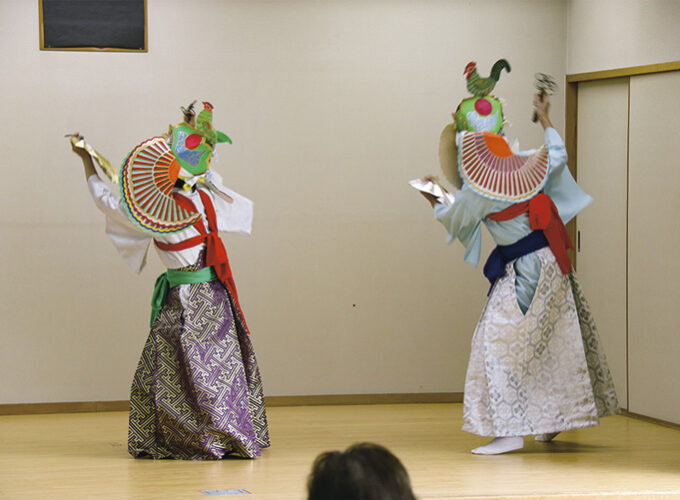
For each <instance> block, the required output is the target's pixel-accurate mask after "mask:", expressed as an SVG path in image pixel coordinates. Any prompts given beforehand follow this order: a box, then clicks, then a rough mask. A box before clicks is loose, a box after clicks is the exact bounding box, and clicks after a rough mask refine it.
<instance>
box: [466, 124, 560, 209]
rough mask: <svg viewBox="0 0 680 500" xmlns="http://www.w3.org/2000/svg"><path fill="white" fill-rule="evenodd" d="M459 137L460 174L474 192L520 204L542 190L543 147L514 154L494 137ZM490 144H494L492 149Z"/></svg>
mask: <svg viewBox="0 0 680 500" xmlns="http://www.w3.org/2000/svg"><path fill="white" fill-rule="evenodd" d="M461 136H462V139H461V141H460V148H459V149H460V151H459V157H458V159H459V161H458V166H459V170H460V174H461V176H462V178H463V180H464V181H465V182H466V183H467V184H468V185H469V186H470V188H471V189H472V190H473V191H475V192H476V193H478V194H480V195H482V196H484V197H486V198H490V199H493V200H501V201H512V202H520V201H526V200H528V199H530V198H531V197H533V196H534V195H535V194H536V193H538V192H539V191H540V190H541V189H543V186H544V185H545V183H546V182H547V180H548V172H549V164H548V149H547V148H546V147H545V145H543V146H541V148H540V149H538V151H536V152H534V153H533V154H531V155H528V156H527V155H515V154H512V152H511V151H510V148H508V147H507V144H506V143H505V142H504V140H503V139H499V137H500V136H496V135H495V134H488V133H486V132H461ZM501 141H502V142H501ZM490 145H492V146H493V145H495V150H492V147H490Z"/></svg>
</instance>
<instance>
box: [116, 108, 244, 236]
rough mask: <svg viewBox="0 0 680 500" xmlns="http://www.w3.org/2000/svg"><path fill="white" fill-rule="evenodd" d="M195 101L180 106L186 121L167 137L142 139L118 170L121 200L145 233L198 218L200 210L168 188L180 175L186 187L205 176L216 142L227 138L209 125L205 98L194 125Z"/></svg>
mask: <svg viewBox="0 0 680 500" xmlns="http://www.w3.org/2000/svg"><path fill="white" fill-rule="evenodd" d="M193 106H194V103H192V104H191V105H190V106H189V107H188V108H186V109H185V108H182V111H183V112H184V116H185V121H184V122H182V123H179V124H178V125H176V126H174V127H171V128H170V131H169V136H168V137H167V138H166V137H152V138H151V139H147V140H146V141H144V142H142V143H141V144H140V145H138V146H137V147H136V148H135V149H133V150H132V152H130V154H129V155H128V156H127V158H126V159H125V161H124V162H123V165H122V167H121V169H120V175H119V179H120V180H119V184H120V193H121V201H122V203H123V206H124V207H125V209H126V211H127V213H128V216H129V217H130V219H131V220H132V221H133V222H134V223H135V224H136V225H137V226H138V227H139V228H141V229H142V230H143V231H145V232H148V233H151V234H167V233H174V232H177V231H181V230H183V229H186V228H187V227H189V226H191V225H192V224H194V223H195V222H196V221H197V220H198V219H199V217H200V214H197V213H195V212H193V211H191V210H187V209H185V208H183V207H181V206H180V205H179V204H178V203H177V201H176V200H175V198H174V197H173V196H172V189H173V187H174V186H175V184H176V183H177V181H178V180H182V181H184V185H185V186H188V187H191V186H193V185H194V184H195V183H196V182H202V181H204V180H205V175H206V173H207V171H208V168H209V167H210V160H211V158H212V155H213V153H214V148H215V144H217V143H219V142H228V143H231V139H229V137H228V136H227V135H225V134H224V133H223V132H220V131H217V130H214V129H213V127H212V110H213V107H212V105H211V104H210V103H208V102H204V103H203V106H204V109H203V110H202V111H201V112H200V113H199V114H198V116H197V117H196V120H195V122H196V125H195V126H194V125H192V124H191V123H190V122H192V121H193V118H194V113H193Z"/></svg>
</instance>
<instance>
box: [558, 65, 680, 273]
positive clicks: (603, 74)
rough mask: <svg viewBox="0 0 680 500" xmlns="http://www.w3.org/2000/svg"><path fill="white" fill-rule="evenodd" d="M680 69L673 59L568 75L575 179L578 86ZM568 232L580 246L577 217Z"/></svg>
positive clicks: (569, 148)
mask: <svg viewBox="0 0 680 500" xmlns="http://www.w3.org/2000/svg"><path fill="white" fill-rule="evenodd" d="M678 70H680V61H671V62H666V63H659V64H648V65H644V66H631V67H628V68H618V69H610V70H604V71H593V72H589V73H574V74H571V75H566V82H565V86H564V88H565V145H566V147H567V156H568V158H569V170H570V171H571V173H572V175H573V176H574V179H576V180H578V163H577V153H578V144H577V140H576V139H577V137H578V135H577V133H578V86H579V84H580V83H584V82H594V81H602V80H609V79H612V78H622V77H631V76H637V75H649V74H654V73H665V72H667V71H678ZM567 232H568V233H569V237H570V238H571V241H573V242H574V245H575V246H578V230H577V223H576V218H574V219H573V220H572V221H571V222H569V224H567ZM569 256H570V257H571V261H572V262H573V263H574V267H576V264H577V262H576V259H577V252H576V250H573V251H572V250H570V251H569Z"/></svg>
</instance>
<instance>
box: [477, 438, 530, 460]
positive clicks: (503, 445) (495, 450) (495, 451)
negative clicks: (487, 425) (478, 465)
mask: <svg viewBox="0 0 680 500" xmlns="http://www.w3.org/2000/svg"><path fill="white" fill-rule="evenodd" d="M522 448H524V438H523V437H522V436H515V437H497V438H494V439H493V440H492V441H490V442H489V443H487V444H485V445H484V446H480V447H479V448H475V449H474V450H472V453H474V454H475V455H499V454H501V453H507V452H509V451H513V450H521V449H522Z"/></svg>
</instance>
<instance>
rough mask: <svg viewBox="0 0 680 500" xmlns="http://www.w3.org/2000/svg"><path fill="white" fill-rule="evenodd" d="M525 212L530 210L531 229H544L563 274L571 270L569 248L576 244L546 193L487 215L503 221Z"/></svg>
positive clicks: (492, 218)
mask: <svg viewBox="0 0 680 500" xmlns="http://www.w3.org/2000/svg"><path fill="white" fill-rule="evenodd" d="M525 212H529V224H531V229H533V230H541V231H543V234H544V235H545V239H546V240H548V245H550V250H552V253H553V254H554V255H555V259H556V260H557V264H558V265H559V266H560V270H561V271H562V274H567V273H568V272H569V271H570V270H571V260H570V259H569V254H568V253H567V249H568V248H574V245H573V244H572V242H571V239H570V238H569V235H568V234H567V229H566V228H565V227H564V223H563V222H562V219H560V214H559V212H558V211H557V207H556V206H555V203H553V201H552V199H551V198H550V196H548V195H547V194H545V193H538V194H537V195H536V196H534V197H533V198H531V199H530V200H529V201H524V202H522V203H516V204H514V205H510V206H509V207H508V208H506V209H505V210H501V211H500V212H496V213H495V214H491V215H487V217H488V218H489V219H491V220H495V221H497V222H501V221H505V220H510V219H514V218H515V217H517V216H518V215H521V214H523V213H525Z"/></svg>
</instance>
